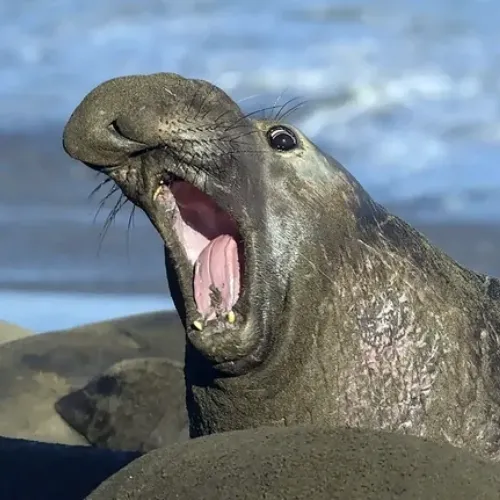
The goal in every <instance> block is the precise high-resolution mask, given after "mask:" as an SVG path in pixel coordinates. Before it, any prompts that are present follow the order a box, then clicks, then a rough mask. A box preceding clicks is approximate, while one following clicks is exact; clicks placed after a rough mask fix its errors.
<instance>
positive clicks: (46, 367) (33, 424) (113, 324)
mask: <svg viewBox="0 0 500 500" xmlns="http://www.w3.org/2000/svg"><path fill="white" fill-rule="evenodd" d="M184 342H185V341H184V331H183V329H182V325H181V324H180V321H179V320H178V317H177V314H176V313H175V312H154V313H148V314H141V315H134V316H130V317H126V318H119V319H116V320H111V321H104V322H99V323H92V324H88V325H83V326H80V327H77V328H73V329H70V330H61V331H55V332H47V333H42V334H39V335H33V336H31V337H26V338H23V339H20V340H16V341H13V342H9V343H7V344H4V345H2V346H1V347H0V414H1V415H2V418H1V419H0V435H3V436H9V437H18V438H26V439H36V440H38V441H50V442H58V443H67V444H87V440H86V439H85V437H84V436H83V435H81V434H80V433H78V432H76V431H75V430H74V429H73V428H72V427H71V426H70V425H68V423H67V422H65V420H64V419H63V418H61V415H60V414H59V413H58V412H57V411H56V408H55V407H54V405H55V403H56V402H57V401H58V400H59V399H60V398H61V397H62V396H65V395H67V394H68V393H70V392H72V391H73V390H75V389H79V388H81V387H82V386H84V385H85V384H87V383H88V382H89V380H90V379H91V378H92V377H94V376H96V375H98V374H100V373H102V372H103V371H105V370H107V369H109V368H110V367H111V366H112V365H114V364H115V363H117V362H120V361H123V360H127V359H133V358H144V357H161V358H166V357H168V358H171V359H172V360H173V361H174V362H177V363H180V362H182V360H183V357H184ZM162 375H165V369H164V371H163V372H162ZM172 376H178V377H179V378H180V381H181V382H182V383H183V374H179V370H178V368H177V367H176V368H175V369H174V370H173V372H172V374H171V376H170V378H167V379H166V380H165V385H164V390H165V393H164V394H163V395H162V400H163V401H164V403H165V404H166V401H167V400H168V397H169V393H168V390H169V386H168V382H169V381H171V380H172ZM141 390H144V387H141ZM175 390H176V391H177V388H176V389H175ZM127 395H128V396H127V397H129V395H130V390H129V391H128V392H127ZM173 396H174V400H176V399H177V398H178V395H177V393H175V394H174V395H173ZM154 397H157V394H156V393H155V394H154ZM119 398H120V396H119V395H117V396H116V397H115V400H116V399H119ZM177 406H178V403H177V402H175V404H174V408H175V411H178V410H177ZM65 410H66V411H67V412H69V411H70V404H69V403H67V404H66V405H65ZM169 411H170V409H169V406H168V405H167V406H166V407H165V408H164V409H163V412H162V414H161V415H156V417H157V418H158V420H160V418H161V417H162V416H163V415H164V414H165V413H166V414H168V413H169ZM62 413H63V414H64V413H65V412H62ZM151 418H154V417H153V416H151ZM152 430H153V429H152ZM127 432H130V431H127ZM114 444H115V445H116V446H119V444H120V443H119V442H118V439H115V441H114ZM103 445H104V443H103ZM0 496H1V495H0Z"/></svg>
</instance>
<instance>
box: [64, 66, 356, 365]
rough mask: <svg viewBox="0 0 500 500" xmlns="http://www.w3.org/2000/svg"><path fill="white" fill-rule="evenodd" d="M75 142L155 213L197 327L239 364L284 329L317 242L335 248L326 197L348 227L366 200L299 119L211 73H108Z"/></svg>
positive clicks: (201, 341)
mask: <svg viewBox="0 0 500 500" xmlns="http://www.w3.org/2000/svg"><path fill="white" fill-rule="evenodd" d="M64 148H65V150H66V151H67V152H68V153H69V154H70V155H71V156H72V157H74V158H76V159H78V160H81V161H83V162H84V163H86V164H87V165H89V166H91V167H92V168H94V169H96V170H99V171H102V172H104V173H106V174H107V175H108V176H109V177H111V178H112V179H113V180H114V181H115V182H116V184H117V185H118V186H119V187H120V188H121V190H122V191H123V193H125V195H126V196H127V197H128V198H129V199H130V200H131V201H132V202H133V203H135V204H136V205H138V206H139V207H140V208H142V209H143V210H144V212H145V213H146V214H147V216H148V217H149V218H150V220H151V222H152V223H153V224H154V226H155V228H156V229H157V231H158V232H159V234H160V235H161V237H162V239H163V241H164V243H165V248H166V263H167V274H168V280H169V284H170V288H171V291H172V295H173V299H174V302H175V305H176V308H177V310H178V312H179V314H180V316H181V319H182V320H183V322H184V324H185V327H186V330H187V335H188V338H189V340H190V342H191V343H192V344H193V345H194V346H195V347H196V349H197V350H198V351H199V352H201V353H202V354H203V355H204V357H205V358H206V359H209V360H210V361H211V362H212V363H213V364H214V365H215V366H216V367H217V368H218V370H219V371H223V372H226V373H228V374H229V373H231V374H242V373H244V372H245V371H247V370H248V369H249V368H250V367H252V366H255V365H258V364H260V363H262V362H263V361H265V360H266V359H267V358H268V357H269V356H270V355H271V354H272V352H273V347H277V346H278V345H279V343H280V340H283V339H280V338H276V336H275V335H274V333H275V332H277V331H279V327H278V325H279V324H280V323H281V322H282V321H283V311H284V309H285V308H286V307H287V306H286V304H287V301H290V300H291V297H290V294H289V291H290V289H291V287H295V286H296V283H294V282H295V281H297V280H298V279H300V278H299V275H298V273H297V272H296V270H297V267H298V266H304V265H305V264H304V260H303V258H302V257H303V256H305V255H307V254H308V253H309V252H310V251H311V248H312V247H316V250H315V251H319V252H324V244H325V243H326V242H324V241H323V242H322V241H318V238H317V228H318V227H321V226H322V224H324V223H325V221H324V220H322V218H323V217H322V213H324V211H323V210H322V206H324V205H325V204H328V205H329V206H330V207H331V209H333V210H336V211H337V213H338V220H339V222H340V224H339V227H338V228H336V229H337V230H338V231H340V232H342V231H344V232H346V231H349V226H350V225H352V224H353V223H355V221H354V219H353V217H352V207H347V206H346V204H347V205H352V204H353V203H356V202H357V200H358V197H357V196H355V194H356V193H355V190H356V187H357V185H356V183H355V182H353V179H352V178H350V177H349V175H348V174H347V172H346V171H345V170H344V169H343V168H342V167H341V166H340V165H339V164H337V163H335V162H333V161H332V160H331V159H330V158H327V157H326V156H325V155H323V154H322V153H321V152H320V151H319V150H318V149H317V148H316V147H315V146H314V145H313V144H312V143H310V142H309V141H308V140H307V139H306V138H305V137H304V136H303V135H302V134H301V133H300V132H299V131H298V130H296V129H295V128H293V127H291V126H289V125H284V124H281V123H278V122H273V121H263V120H256V119H253V118H252V116H251V115H247V116H246V115H244V114H243V112H242V111H241V110H240V108H239V107H238V106H237V105H236V104H235V103H234V102H233V101H232V100H231V99H230V98H229V97H228V96H227V95H226V94H225V93H224V92H223V91H222V90H220V89H219V88H217V87H215V86H213V85H212V84H210V83H208V82H206V81H201V80H188V79H184V78H181V77H180V76H177V75H174V74H165V73H161V74H154V75H149V76H131V77H122V78H116V79H113V80H110V81H107V82H105V83H103V84H101V85H100V86H98V87H97V88H96V89H94V90H93V91H92V92H90V94H89V95H87V97H86V98H85V99H84V100H83V102H82V103H81V104H80V105H79V106H78V108H77V109H76V110H75V112H74V113H73V115H72V116H71V118H70V120H69V122H68V124H67V126H66V128H65V131H64ZM353 195H354V196H353ZM307 247H309V250H308V249H307ZM327 253H329V252H327ZM311 271H313V270H312V269H311ZM306 274H307V273H306ZM293 300H298V298H297V297H294V299H293ZM287 321H288V322H290V321H293V319H292V318H288V319H287Z"/></svg>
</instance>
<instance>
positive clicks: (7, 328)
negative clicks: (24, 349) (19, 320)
mask: <svg viewBox="0 0 500 500" xmlns="http://www.w3.org/2000/svg"><path fill="white" fill-rule="evenodd" d="M33 333H34V332H32V331H31V330H28V329H26V328H23V327H21V326H18V325H14V324H13V323H9V322H8V321H3V320H0V345H2V344H6V343H7V342H12V341H13V340H17V339H22V338H24V337H29V336H30V335H33Z"/></svg>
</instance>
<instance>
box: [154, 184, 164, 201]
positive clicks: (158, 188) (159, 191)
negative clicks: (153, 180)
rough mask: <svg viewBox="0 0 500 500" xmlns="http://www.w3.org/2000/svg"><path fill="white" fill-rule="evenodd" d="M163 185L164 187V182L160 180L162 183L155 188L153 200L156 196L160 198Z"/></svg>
mask: <svg viewBox="0 0 500 500" xmlns="http://www.w3.org/2000/svg"><path fill="white" fill-rule="evenodd" d="M162 187H163V182H162V181H160V185H159V186H158V187H157V188H156V189H155V192H154V193H153V201H156V198H158V196H159V195H160V193H161V190H162Z"/></svg>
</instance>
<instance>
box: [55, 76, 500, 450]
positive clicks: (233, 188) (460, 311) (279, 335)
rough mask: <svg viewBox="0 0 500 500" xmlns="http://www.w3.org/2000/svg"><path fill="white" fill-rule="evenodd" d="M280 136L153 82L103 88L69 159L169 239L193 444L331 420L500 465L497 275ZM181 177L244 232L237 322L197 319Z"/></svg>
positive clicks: (173, 84)
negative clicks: (444, 247)
mask: <svg viewBox="0 0 500 500" xmlns="http://www.w3.org/2000/svg"><path fill="white" fill-rule="evenodd" d="M276 125H277V124H276V122H272V121H265V120H256V119H253V117H251V116H249V117H245V116H244V115H243V114H242V111H241V110H240V109H239V108H238V106H237V105H236V104H235V103H234V102H233V101H232V100H231V99H230V98H229V97H228V96H227V95H226V94H225V93H223V92H222V91H221V90H220V89H218V88H216V87H214V86H213V85H211V84H209V83H208V82H204V81H199V80H187V79H184V78H181V77H179V76H177V75H172V74H155V75H149V76H131V77H124V78H117V79H114V80H111V81H108V82H105V83H103V84H102V85H100V86H99V87H97V88H96V89H94V90H93V91H92V92H91V93H90V94H89V95H88V96H87V97H86V98H85V99H84V100H83V102H82V103H81V104H80V105H79V106H78V108H77V109H76V110H75V112H74V113H73V115H72V117H71V119H70V120H69V122H68V124H67V126H66V129H65V133H64V147H65V149H66V151H67V152H68V153H69V154H70V155H71V156H72V157H74V158H76V159H78V160H80V161H82V162H84V163H86V164H87V165H88V166H90V167H92V168H94V169H97V170H100V171H103V172H105V173H106V174H107V175H108V176H109V177H111V178H112V179H113V180H114V181H115V182H116V183H117V184H118V186H119V187H120V188H121V189H122V191H123V192H124V193H125V195H126V196H127V197H128V198H129V199H130V200H131V201H132V202H133V203H135V204H136V205H138V206H139V207H140V208H142V209H143V210H144V211H145V213H146V214H147V215H148V217H149V218H150V220H151V222H152V223H153V224H154V226H155V228H156V229H157V231H158V233H159V235H160V236H161V238H162V240H163V242H164V244H165V248H166V268H167V277H168V280H169V284H170V289H171V292H172V296H173V299H174V302H175V305H176V308H177V311H178V313H179V315H180V317H181V320H182V322H183V324H184V327H185V328H186V337H187V346H186V365H185V375H186V383H187V395H186V401H187V409H188V414H189V419H190V433H191V435H192V436H200V435H204V434H210V433H214V432H221V431H228V430H235V429H243V428H248V427H257V426H262V425H269V424H272V425H292V424H295V423H309V422H312V423H322V424H323V423H326V424H328V425H335V426H337V425H349V426H359V427H368V428H377V429H385V430H391V431H396V432H404V433H409V434H414V435H419V436H427V437H430V438H432V439H435V440H438V441H440V440H444V441H449V442H451V443H453V444H455V445H457V446H464V447H467V448H469V449H471V450H473V451H476V452H478V453H480V454H482V455H484V456H487V457H490V458H494V459H496V458H498V457H499V456H500V452H499V444H498V440H499V439H500V434H499V430H500V429H499V422H498V419H499V415H500V411H499V410H500V408H499V404H500V394H499V386H500V384H499V380H498V373H497V371H498V368H497V367H498V366H500V365H499V359H498V353H499V352H500V351H499V342H498V335H497V332H499V331H500V328H499V319H498V318H499V310H498V303H497V302H498V290H499V289H500V286H499V283H498V281H497V280H496V279H494V278H489V277H486V276H481V275H477V274H475V273H473V272H471V271H468V270H466V269H464V268H462V267H460V266H459V265H458V264H456V263H455V262H454V261H453V260H451V259H450V258H449V257H448V256H446V255H445V254H443V253H442V252H441V251H440V250H438V249H437V248H435V247H433V246H432V245H431V244H430V243H429V242H428V241H427V240H426V239H425V238H424V237H423V236H422V235H421V234H419V233H418V232H417V231H415V230H414V229H412V228H411V227H410V226H408V225H407V224H406V223H405V222H403V221H402V220H400V219H399V218H397V217H395V216H393V215H390V214H389V213H387V212H386V211H385V209H384V208H383V207H381V206H380V205H378V204H377V203H375V202H374V201H373V200H372V199H371V198H370V197H369V196H368V194H367V193H366V192H365V191H364V190H363V189H362V187H361V186H360V185H359V184H358V183H357V181H356V180H355V179H354V178H353V177H352V176H351V175H350V174H349V173H348V172H347V171H346V170H345V169H344V168H343V167H342V166H341V165H340V164H339V163H338V162H336V161H335V160H334V159H332V158H331V157H329V156H328V155H326V154H325V153H323V152H322V151H320V150H319V149H318V148H317V147H316V146H314V145H313V144H312V143H311V142H310V141H309V140H308V139H307V138H306V137H305V136H304V135H302V134H301V133H300V131H298V130H296V129H294V128H292V127H290V129H291V130H292V131H294V133H295V134H296V136H297V139H298V145H297V147H296V148H294V149H292V150H289V151H281V150H276V149H273V148H272V147H271V145H270V142H269V140H268V135H267V132H268V130H269V129H270V127H273V126H276ZM166 172H168V173H173V174H175V175H176V176H177V177H179V178H181V179H183V180H185V181H188V182H189V183H191V184H193V185H194V186H196V187H198V188H199V189H200V190H201V191H203V192H204V193H206V194H208V195H209V196H210V197H211V198H212V199H213V200H215V201H216V203H217V205H218V206H219V207H220V208H222V209H223V210H225V211H226V212H228V213H230V214H231V215H232V216H233V217H234V219H235V220H236V222H237V225H238V229H239V231H240V233H241V236H242V240H243V246H244V256H245V269H244V276H243V278H242V279H243V292H242V295H241V297H240V299H239V300H238V302H237V304H236V306H235V307H234V312H235V314H236V321H235V323H234V324H232V325H229V324H227V325H222V327H221V325H220V324H218V325H215V326H214V325H212V326H211V325H208V326H206V327H205V328H204V329H203V330H202V331H199V330H198V329H196V328H194V327H193V326H192V325H193V323H194V322H195V321H196V320H197V318H198V313H197V311H196V306H195V301H194V298H193V291H192V289H193V268H192V265H190V264H189V263H188V261H187V259H186V256H185V253H184V252H183V249H182V246H181V244H180V243H179V240H178V238H177V237H176V233H175V231H173V229H172V220H171V218H170V217H169V214H168V213H167V212H166V211H165V210H164V209H162V207H160V206H159V205H158V203H156V202H154V201H153V197H154V193H155V190H156V189H157V187H158V184H159V182H160V179H161V178H162V176H163V175H165V173H166Z"/></svg>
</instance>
